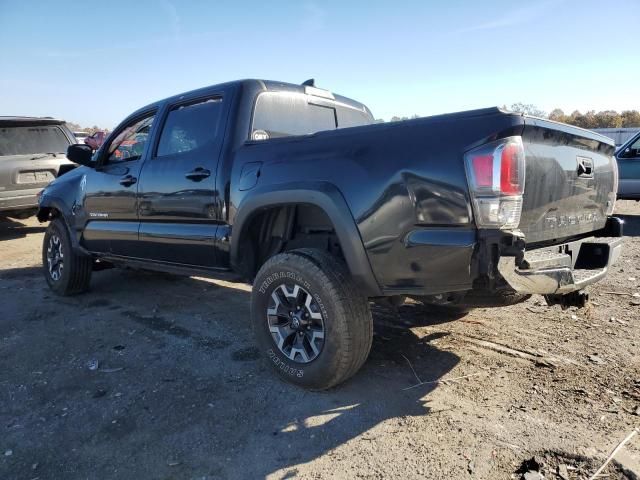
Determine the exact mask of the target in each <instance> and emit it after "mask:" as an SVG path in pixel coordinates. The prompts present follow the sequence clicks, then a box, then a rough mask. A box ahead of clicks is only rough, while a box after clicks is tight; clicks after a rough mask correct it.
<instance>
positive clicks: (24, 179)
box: [17, 170, 55, 185]
mask: <svg viewBox="0 0 640 480" xmlns="http://www.w3.org/2000/svg"><path fill="white" fill-rule="evenodd" d="M54 178H55V177H54V176H53V173H51V172H50V171H49V170H28V171H22V172H19V173H18V181H17V183H18V184H20V185H24V184H32V183H33V184H37V183H49V182H51V181H52V180H53V179H54Z"/></svg>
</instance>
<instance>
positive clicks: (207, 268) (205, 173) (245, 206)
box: [38, 80, 622, 390]
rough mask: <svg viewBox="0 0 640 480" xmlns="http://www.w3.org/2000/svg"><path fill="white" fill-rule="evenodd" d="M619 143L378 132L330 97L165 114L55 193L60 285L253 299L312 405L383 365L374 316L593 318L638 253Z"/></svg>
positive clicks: (240, 98) (43, 203)
mask: <svg viewBox="0 0 640 480" xmlns="http://www.w3.org/2000/svg"><path fill="white" fill-rule="evenodd" d="M613 155H614V145H613V143H612V142H611V140H609V139H608V138H606V137H603V136H601V135H598V134H596V133H593V132H589V131H587V130H583V129H580V128H575V127H571V126H569V125H564V124H561V123H556V122H552V121H548V120H543V119H540V118H534V117H530V116H527V115H523V114H520V113H513V112H506V111H502V110H500V109H498V108H486V109H481V110H473V111H468V112H461V113H453V114H446V115H438V116H432V117H426V118H417V119H413V120H408V121H402V122H394V123H376V122H375V121H374V117H373V116H372V115H371V112H370V111H369V109H368V108H367V107H366V106H364V105H363V104H361V103H358V102H356V101H353V100H350V99H348V98H346V97H343V96H340V95H336V94H333V93H331V92H330V91H327V90H323V89H319V88H317V87H315V85H314V83H313V81H307V82H304V83H303V84H302V85H293V84H287V83H282V82H274V81H262V80H242V81H235V82H230V83H225V84H221V85H216V86H212V87H207V88H203V89H200V90H195V91H192V92H188V93H183V94H180V95H176V96H174V97H171V98H168V99H165V100H162V101H159V102H156V103H153V104H151V105H148V106H146V107H144V108H141V109H139V110H138V111H136V112H134V113H133V114H132V115H130V116H129V117H128V118H127V119H125V120H124V121H123V122H122V124H121V125H120V126H118V127H117V128H116V129H115V130H114V131H113V132H112V133H111V134H110V135H109V137H108V138H107V139H106V141H105V142H104V144H103V145H102V146H101V147H100V149H99V150H98V151H97V152H95V154H94V153H93V152H92V151H91V148H90V147H89V146H87V145H73V146H71V147H69V149H68V154H67V156H68V158H69V159H70V160H71V161H73V162H75V163H77V164H79V165H82V167H80V168H77V169H75V170H73V171H71V172H70V173H68V174H66V175H64V176H63V177H61V178H59V179H56V180H55V181H53V182H52V183H51V184H50V185H49V186H48V187H47V188H46V189H45V190H44V192H42V195H41V197H40V205H39V212H38V219H39V220H40V221H42V222H45V221H49V222H50V223H49V226H48V228H47V231H46V234H45V237H44V244H43V251H42V259H43V269H44V275H45V277H46V279H47V282H48V284H49V286H50V287H51V289H52V290H53V291H54V292H56V293H58V294H60V295H70V294H76V293H80V292H83V291H85V290H87V289H88V287H89V282H90V278H91V275H92V272H93V271H95V270H100V269H102V268H105V267H110V266H124V267H129V268H140V269H149V270H157V271H164V272H170V273H176V274H185V275H198V276H209V277H214V278H230V277H231V276H235V277H238V276H242V277H244V278H246V279H247V280H248V281H249V282H251V283H252V285H253V293H252V296H251V322H252V325H253V328H254V331H255V336H256V341H257V344H258V346H259V348H260V349H261V351H262V352H263V353H264V356H265V357H266V358H267V359H268V361H269V363H270V364H271V365H272V366H273V367H274V369H275V370H276V371H277V372H278V373H279V374H280V376H281V377H283V378H285V379H287V380H288V381H290V382H293V383H295V384H297V385H300V386H302V387H305V388H309V389H315V390H320V389H326V388H329V387H332V386H334V385H337V384H338V383H340V382H342V381H344V380H346V379H347V378H349V377H350V376H351V375H353V374H354V373H355V372H357V371H358V369H359V368H360V367H361V366H362V364H363V363H364V362H365V360H366V358H367V356H368V354H369V350H370V348H371V340H372V335H373V328H372V318H371V311H370V302H376V301H390V302H392V303H394V304H398V303H400V302H402V301H403V300H405V299H407V298H410V299H416V300H418V301H420V302H423V303H426V304H434V305H438V306H439V308H440V307H442V308H451V309H470V308H473V307H478V306H481V307H493V306H503V305H509V304H513V303H517V302H521V301H523V300H525V299H527V298H528V297H529V296H530V295H532V294H540V295H544V296H545V298H546V300H547V302H548V303H549V304H560V305H562V306H564V307H566V306H572V305H573V306H582V305H584V302H585V301H586V300H587V295H586V293H585V291H584V289H585V287H587V286H588V285H589V284H592V283H594V282H596V281H598V280H600V279H602V278H603V277H604V276H605V275H606V274H607V270H608V269H609V267H610V266H611V265H612V264H613V262H615V261H616V259H617V257H618V256H619V255H620V251H621V237H622V222H621V221H620V220H619V219H617V218H616V217H613V216H612V213H613V209H614V204H615V200H616V191H617V181H618V179H617V170H616V162H615V158H614V156H613Z"/></svg>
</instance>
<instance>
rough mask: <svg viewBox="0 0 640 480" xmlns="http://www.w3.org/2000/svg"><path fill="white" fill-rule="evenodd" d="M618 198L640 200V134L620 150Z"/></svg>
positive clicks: (617, 156)
mask: <svg viewBox="0 0 640 480" xmlns="http://www.w3.org/2000/svg"><path fill="white" fill-rule="evenodd" d="M616 159H617V160H618V177H619V180H618V198H620V199H623V200H640V132H638V133H637V134H636V135H635V136H634V137H633V138H631V139H630V140H629V141H628V142H627V143H625V144H624V145H623V146H622V147H620V148H619V149H618V151H617V152H616Z"/></svg>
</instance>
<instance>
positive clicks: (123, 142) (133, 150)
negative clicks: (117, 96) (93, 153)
mask: <svg viewBox="0 0 640 480" xmlns="http://www.w3.org/2000/svg"><path fill="white" fill-rule="evenodd" d="M154 118H155V115H149V116H147V117H144V118H142V119H139V120H136V121H135V122H133V123H131V124H130V125H129V126H127V127H125V128H124V129H123V130H122V131H121V132H120V133H119V134H118V135H117V136H116V138H114V139H113V141H112V142H111V144H110V145H109V149H108V151H107V159H106V163H108V164H109V163H118V162H128V161H131V160H138V159H140V158H141V157H142V154H143V152H144V149H145V146H146V144H147V141H148V139H149V133H151V127H152V126H153V120H154Z"/></svg>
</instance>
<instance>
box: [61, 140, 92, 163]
mask: <svg viewBox="0 0 640 480" xmlns="http://www.w3.org/2000/svg"><path fill="white" fill-rule="evenodd" d="M92 156H93V150H92V149H91V147H90V146H89V145H84V144H82V143H76V144H75V145H69V147H68V148H67V158H68V159H69V160H71V161H72V162H73V163H77V164H78V165H84V166H86V167H93V166H94V165H93V162H92V161H91V157H92Z"/></svg>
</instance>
